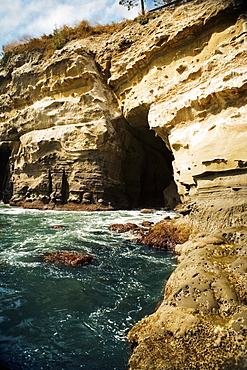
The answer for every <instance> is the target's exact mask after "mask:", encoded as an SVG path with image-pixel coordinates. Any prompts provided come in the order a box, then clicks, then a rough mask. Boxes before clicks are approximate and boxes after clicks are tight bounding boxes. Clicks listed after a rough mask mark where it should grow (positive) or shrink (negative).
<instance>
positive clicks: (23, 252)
mask: <svg viewBox="0 0 247 370" xmlns="http://www.w3.org/2000/svg"><path fill="white" fill-rule="evenodd" d="M167 213H169V212H166V211H162V210H160V211H155V212H154V213H153V214H142V213H140V212H139V211H138V210H134V211H112V212H111V211H110V212H109V211H107V212H55V211H37V210H24V209H21V208H14V207H9V206H4V205H1V206H0V368H1V369H14V370H16V369H32V370H39V369H53V370H56V369H57V370H62V369H66V370H67V369H71V370H76V369H86V370H124V369H126V368H127V362H128V359H129V356H130V352H129V346H128V343H127V340H126V335H127V333H128V331H129V329H130V328H131V327H132V326H133V325H134V324H135V323H136V322H138V321H139V320H140V319H142V318H143V317H144V316H146V315H149V314H151V313H152V312H154V310H155V307H156V305H157V303H158V301H160V300H161V299H162V296H163V289H164V285H165V282H166V280H167V279H168V277H169V275H170V274H171V272H172V271H173V270H174V269H175V267H176V257H175V256H174V254H173V253H171V252H161V251H157V250H154V249H151V248H148V247H145V246H141V245H137V244H135V243H132V242H131V241H129V240H128V239H129V237H130V236H128V235H125V234H116V233H113V232H110V231H109V230H108V226H109V225H111V224H113V223H126V222H134V223H140V222H142V221H143V220H149V221H154V222H157V221H159V220H161V219H163V217H164V216H165V215H166V214H167ZM54 225H63V226H64V227H63V228H62V229H53V228H52V226H54ZM55 251H70V252H79V253H85V254H92V255H94V256H95V258H96V260H95V262H94V263H93V264H92V265H89V266H84V267H77V268H73V267H65V266H59V265H54V264H51V263H48V262H44V261H43V259H42V255H43V254H44V253H47V252H55Z"/></svg>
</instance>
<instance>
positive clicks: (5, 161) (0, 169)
mask: <svg viewBox="0 0 247 370" xmlns="http://www.w3.org/2000/svg"><path fill="white" fill-rule="evenodd" d="M10 155H11V150H10V148H9V147H8V146H2V147H1V148H0V201H3V202H4V203H8V201H9V199H10V198H11V195H12V187H11V183H10V181H9V179H10V168H9V158H10Z"/></svg>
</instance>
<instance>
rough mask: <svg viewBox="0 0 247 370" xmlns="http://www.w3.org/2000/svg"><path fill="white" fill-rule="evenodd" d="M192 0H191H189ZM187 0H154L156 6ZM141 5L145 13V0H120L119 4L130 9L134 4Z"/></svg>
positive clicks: (175, 3) (143, 13)
mask: <svg viewBox="0 0 247 370" xmlns="http://www.w3.org/2000/svg"><path fill="white" fill-rule="evenodd" d="M187 1H191V0H187ZM187 1H186V0H154V6H158V7H160V6H169V5H178V4H180V3H182V2H187ZM139 3H140V5H141V13H142V15H145V7H144V0H119V5H124V6H127V8H128V10H130V9H131V8H133V7H134V6H137V5H139Z"/></svg>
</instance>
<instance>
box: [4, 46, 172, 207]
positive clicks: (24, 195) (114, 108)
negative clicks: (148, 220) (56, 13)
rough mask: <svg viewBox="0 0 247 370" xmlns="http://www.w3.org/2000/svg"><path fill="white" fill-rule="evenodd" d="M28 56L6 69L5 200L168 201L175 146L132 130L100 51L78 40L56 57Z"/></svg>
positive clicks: (117, 203)
mask: <svg viewBox="0 0 247 370" xmlns="http://www.w3.org/2000/svg"><path fill="white" fill-rule="evenodd" d="M28 57H29V58H30V60H27V58H28ZM20 58H21V57H16V58H15V59H13V60H12V61H11V63H10V64H9V65H8V67H6V68H5V70H2V75H1V93H2V94H1V111H2V113H1V126H0V140H1V141H0V145H1V146H0V156H1V162H2V168H1V178H2V180H1V183H0V185H1V193H2V194H1V198H3V199H4V200H6V201H8V199H9V198H10V197H11V199H10V202H11V203H12V204H13V203H14V204H23V205H27V203H28V204H30V206H36V207H38V206H41V205H42V204H43V205H48V204H55V205H58V204H81V205H82V206H83V205H85V206H89V205H95V206H97V207H98V208H100V207H102V206H103V207H104V206H112V207H129V206H140V205H142V204H143V205H144V204H148V203H149V202H151V203H152V204H153V205H164V200H163V193H162V192H163V190H164V188H165V187H167V186H168V185H169V184H170V182H171V180H172V169H171V166H170V164H169V162H170V160H169V161H167V160H166V156H167V155H168V158H169V151H168V150H167V148H166V147H165V145H164V143H163V142H162V140H161V139H160V138H155V136H154V134H152V133H151V132H149V131H148V130H147V129H143V130H141V132H140V135H138V134H137V133H136V132H135V131H133V130H132V128H131V127H130V125H129V124H128V122H127V121H126V120H125V119H124V117H123V115H122V113H121V110H120V107H119V103H118V101H117V98H116V96H115V95H114V93H113V92H112V91H111V89H110V88H109V87H108V86H107V84H106V83H105V81H104V79H103V78H102V75H101V73H100V72H99V70H98V67H97V65H96V62H95V60H94V58H93V56H92V54H91V53H90V52H89V51H86V50H85V49H84V48H82V47H81V46H78V45H73V46H71V47H69V48H67V49H64V50H61V51H59V52H57V53H55V55H54V56H53V57H52V58H51V59H50V60H43V59H41V60H40V55H39V54H38V53H35V54H34V55H31V56H30V55H23V56H22V58H23V59H20ZM9 157H10V161H9V164H7V162H8V159H9ZM11 185H12V186H11Z"/></svg>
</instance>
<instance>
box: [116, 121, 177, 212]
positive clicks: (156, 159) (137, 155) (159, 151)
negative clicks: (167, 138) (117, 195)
mask: <svg viewBox="0 0 247 370" xmlns="http://www.w3.org/2000/svg"><path fill="white" fill-rule="evenodd" d="M132 127H133V126H132ZM132 133H133V134H134V136H135V138H136V141H135V140H133V143H132V144H131V145H129V146H128V148H127V151H126V158H125V161H124V164H123V171H124V182H125V185H126V193H127V197H128V201H129V205H130V207H132V208H133V207H165V206H166V207H169V208H173V207H174V206H175V205H176V204H177V203H178V202H179V197H178V194H177V190H176V186H175V183H174V180H173V169H172V161H173V155H172V153H171V152H170V151H169V150H168V149H167V147H166V145H165V143H164V142H163V140H162V139H161V138H160V137H158V136H156V135H155V132H154V131H152V130H149V128H148V127H147V126H145V127H138V128H135V129H134V130H133V132H132Z"/></svg>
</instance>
